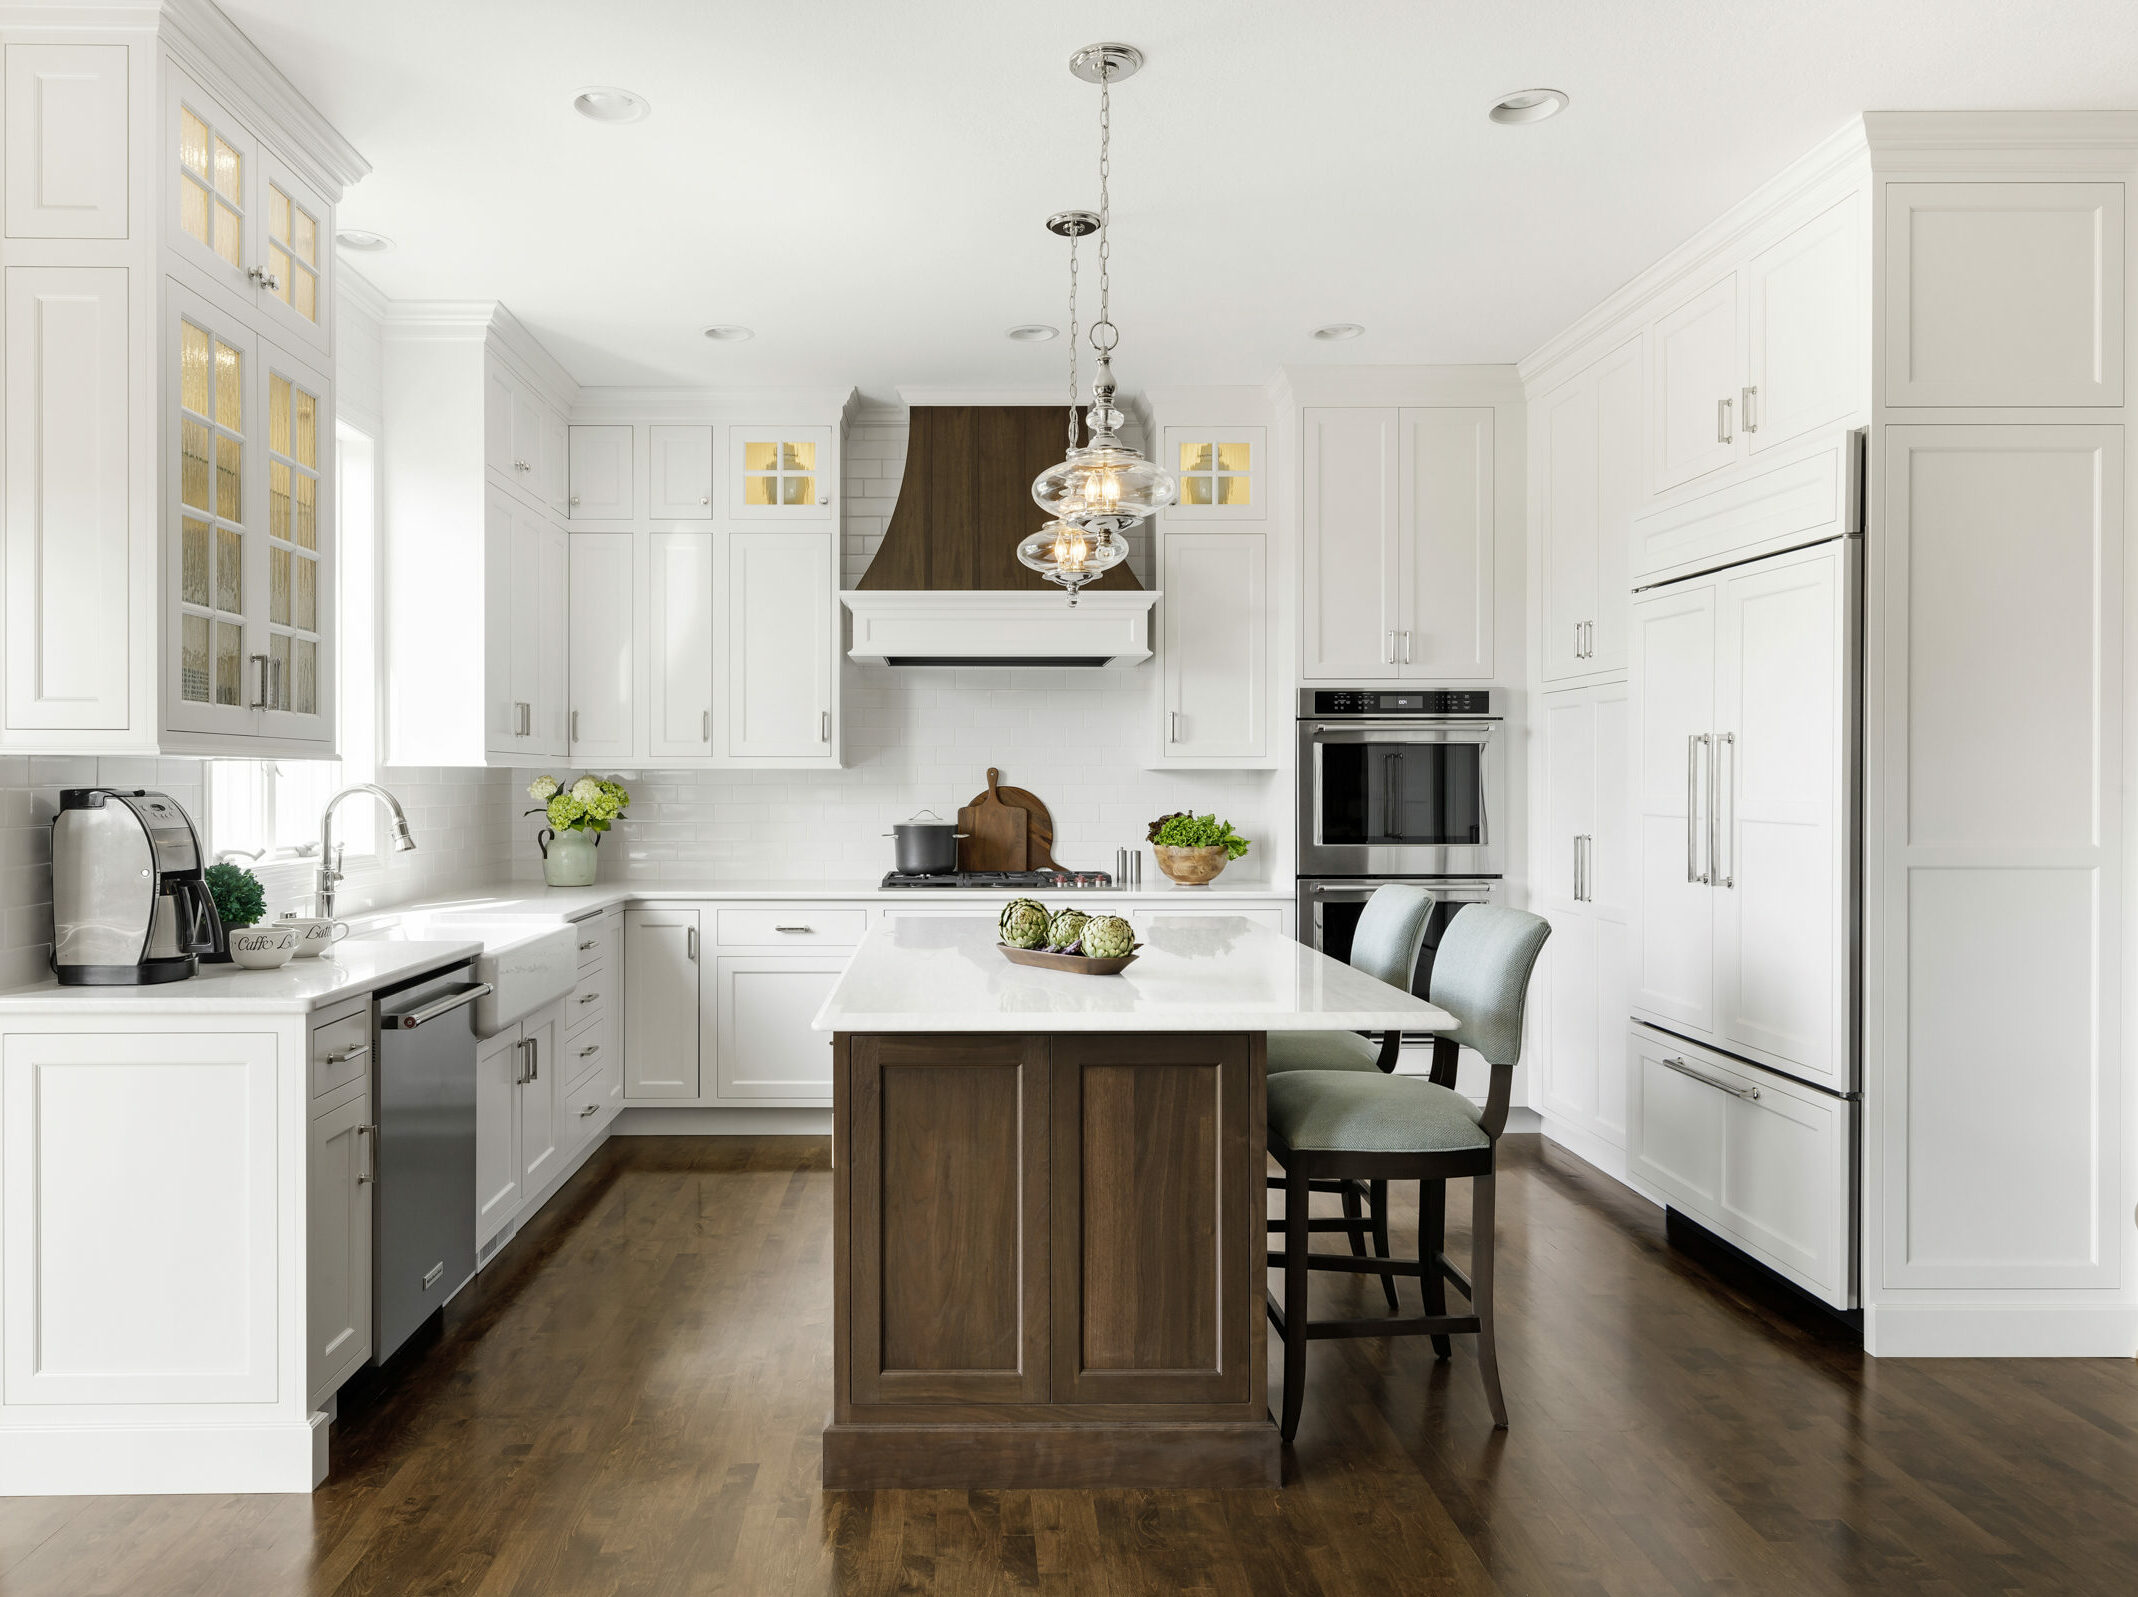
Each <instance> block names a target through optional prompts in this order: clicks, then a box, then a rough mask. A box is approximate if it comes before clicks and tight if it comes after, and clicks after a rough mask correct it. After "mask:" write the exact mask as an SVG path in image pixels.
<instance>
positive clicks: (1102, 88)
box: [1019, 44, 1179, 598]
mask: <svg viewBox="0 0 2138 1597" xmlns="http://www.w3.org/2000/svg"><path fill="white" fill-rule="evenodd" d="M1142 65H1143V52H1142V51H1141V50H1138V49H1137V48H1136V47H1135V46H1134V45H1128V44H1093V45H1087V46H1085V47H1084V48H1083V49H1081V50H1079V51H1077V53H1076V54H1075V55H1073V56H1071V57H1070V58H1069V70H1070V71H1071V72H1072V73H1074V74H1075V75H1076V76H1077V77H1079V78H1081V79H1083V80H1084V81H1085V82H1086V83H1096V84H1097V85H1098V86H1099V210H1098V215H1097V217H1096V219H1095V220H1096V223H1097V227H1096V231H1097V233H1098V235H1099V315H1098V320H1096V321H1094V322H1093V323H1092V324H1091V334H1090V336H1091V347H1092V348H1093V349H1095V350H1096V351H1098V356H1099V359H1098V364H1097V366H1096V367H1095V368H1094V370H1093V372H1092V377H1091V410H1090V415H1089V418H1088V419H1089V422H1090V426H1091V440H1090V442H1089V443H1087V444H1084V445H1083V446H1082V447H1078V444H1077V424H1076V407H1075V402H1074V401H1075V388H1076V367H1075V364H1074V363H1075V360H1076V337H1075V331H1074V320H1075V293H1076V243H1075V241H1076V240H1077V239H1078V238H1079V237H1081V236H1082V235H1083V234H1084V233H1085V232H1090V231H1093V229H1092V228H1091V227H1089V226H1087V225H1085V219H1086V218H1090V217H1091V213H1090V212H1089V211H1064V212H1062V213H1061V214H1060V215H1058V216H1055V217H1052V218H1050V219H1049V220H1048V223H1047V225H1048V226H1049V227H1050V228H1052V229H1053V230H1054V231H1055V232H1057V233H1062V234H1064V235H1065V236H1066V237H1067V238H1068V239H1069V240H1070V255H1069V262H1070V276H1069V290H1070V296H1071V301H1070V312H1071V324H1072V326H1071V333H1070V347H1069V358H1070V361H1071V365H1070V377H1069V381H1070V393H1071V404H1070V411H1069V453H1068V456H1067V458H1066V459H1064V460H1063V461H1062V463H1061V464H1060V465H1058V466H1054V467H1051V468H1050V469H1048V470H1047V471H1044V472H1042V473H1040V475H1039V478H1038V480H1037V481H1035V482H1034V483H1033V484H1032V499H1033V501H1034V503H1036V504H1037V505H1038V506H1039V508H1040V509H1042V510H1044V511H1046V512H1047V513H1048V514H1049V515H1050V516H1053V517H1054V518H1055V520H1057V521H1060V522H1063V523H1065V524H1067V525H1068V526H1070V527H1072V528H1076V529H1079V530H1081V531H1083V532H1084V533H1086V534H1087V535H1089V543H1088V549H1087V559H1088V558H1089V556H1090V554H1093V553H1096V552H1098V551H1101V550H1107V551H1111V554H1110V558H1107V559H1106V562H1105V563H1106V565H1109V566H1111V565H1115V564H1118V563H1119V562H1120V560H1121V559H1122V557H1123V556H1124V555H1125V554H1126V553H1127V549H1126V546H1125V545H1123V544H1122V542H1121V539H1122V535H1123V534H1124V533H1126V532H1127V530H1128V529H1129V528H1130V527H1133V526H1134V525H1135V524H1136V523H1137V522H1139V521H1141V520H1143V519H1144V517H1146V516H1148V515H1150V514H1152V513H1153V512H1154V511H1159V510H1163V509H1164V508H1165V507H1166V506H1167V505H1169V504H1171V503H1172V502H1173V499H1174V496H1175V494H1177V493H1178V492H1179V487H1178V485H1177V484H1176V483H1175V482H1174V481H1173V479H1172V477H1170V476H1169V475H1167V473H1166V472H1165V471H1164V470H1163V469H1161V468H1160V467H1159V466H1158V465H1157V464H1155V463H1154V462H1152V461H1149V460H1146V459H1145V458H1144V457H1143V456H1142V455H1141V454H1140V453H1139V452H1138V451H1136V450H1134V449H1131V448H1130V447H1129V446H1128V445H1127V444H1125V443H1123V442H1122V441H1121V439H1120V437H1119V434H1118V429H1119V428H1120V426H1121V423H1122V422H1123V421H1124V420H1126V418H1125V417H1124V416H1123V415H1122V414H1121V412H1120V411H1118V410H1116V409H1115V408H1114V372H1113V352H1114V347H1115V346H1116V345H1117V344H1119V343H1120V341H1121V334H1120V330H1119V329H1118V328H1116V327H1115V326H1114V324H1113V318H1112V316H1111V315H1110V314H1109V313H1110V311H1111V309H1112V305H1111V289H1112V282H1111V278H1110V275H1109V265H1110V262H1111V258H1112V246H1111V240H1110V237H1109V234H1108V223H1109V220H1110V218H1111V215H1112V209H1111V206H1112V196H1111V194H1110V192H1109V188H1108V182H1107V180H1108V178H1109V176H1110V175H1111V160H1112V151H1111V144H1112V133H1113V103H1112V101H1113V95H1112V85H1113V84H1114V83H1115V82H1116V81H1117V80H1119V79H1122V78H1127V77H1131V76H1133V75H1134V74H1135V72H1136V71H1137V69H1138V68H1140V67H1141V66H1142ZM1030 541H1031V540H1028V542H1030ZM1054 542H1056V543H1060V542H1062V540H1061V539H1060V538H1058V537H1057V538H1056V539H1055V540H1054ZM1022 557H1023V550H1022V549H1020V550H1019V558H1022ZM1031 563H1032V562H1030V561H1027V562H1026V564H1028V565H1029V564H1031ZM1095 574H1096V573H1094V575H1095ZM1050 580H1055V581H1060V580H1061V579H1060V578H1058V577H1052V576H1051V573H1050ZM1090 580H1091V578H1090V577H1088V576H1087V577H1085V578H1083V581H1085V582H1088V581H1090ZM1064 586H1067V587H1069V589H1070V594H1071V597H1072V598H1073V597H1074V596H1075V592H1076V587H1078V586H1081V583H1078V584H1074V585H1071V584H1067V583H1065V584H1064Z"/></svg>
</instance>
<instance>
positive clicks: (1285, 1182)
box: [1268, 904, 1551, 1442]
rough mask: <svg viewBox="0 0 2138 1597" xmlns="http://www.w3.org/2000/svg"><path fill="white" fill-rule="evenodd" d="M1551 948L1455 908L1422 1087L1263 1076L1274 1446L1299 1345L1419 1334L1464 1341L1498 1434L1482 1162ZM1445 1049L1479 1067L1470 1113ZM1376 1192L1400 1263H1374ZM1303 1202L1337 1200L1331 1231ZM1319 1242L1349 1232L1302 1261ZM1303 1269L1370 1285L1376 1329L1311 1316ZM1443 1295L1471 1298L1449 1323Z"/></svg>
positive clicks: (1493, 1139) (1293, 1403) (1294, 1400)
mask: <svg viewBox="0 0 2138 1597" xmlns="http://www.w3.org/2000/svg"><path fill="white" fill-rule="evenodd" d="M1369 907H1370V906H1369ZM1550 935H1551V928H1550V927H1549V926H1548V925H1546V924H1545V922H1544V921H1543V920H1541V919H1539V918H1538V917H1537V916H1535V915H1530V914H1525V913H1524V912H1523V911H1521V910H1517V909H1501V908H1498V907H1496V906H1494V905H1489V904H1467V905H1465V906H1464V907H1463V908H1462V909H1461V910H1460V911H1458V912H1457V914H1456V915H1455V917H1454V918H1453V919H1452V920H1450V921H1449V922H1448V925H1447V929H1446V930H1445V931H1444V932H1442V933H1441V937H1440V946H1439V947H1438V948H1437V949H1435V950H1434V954H1433V981H1432V989H1433V990H1432V1000H1433V1002H1434V1003H1435V1004H1437V1005H1439V1006H1440V1007H1441V1008H1442V1009H1444V1010H1446V1011H1447V1012H1448V1013H1449V1014H1450V1015H1452V1016H1454V1017H1455V1021H1456V1027H1457V1029H1456V1032H1455V1034H1453V1035H1449V1034H1446V1033H1442V1034H1440V1035H1437V1036H1435V1037H1434V1039H1433V1068H1432V1074H1431V1076H1430V1077H1429V1078H1428V1079H1426V1080H1423V1081H1421V1080H1419V1079H1418V1078H1417V1077H1415V1076H1395V1075H1383V1074H1381V1073H1380V1072H1379V1071H1374V1072H1367V1071H1363V1070H1357V1069H1350V1068H1343V1067H1339V1068H1337V1069H1335V1070H1312V1069H1307V1070H1298V1069H1295V1070H1289V1071H1286V1072H1284V1073H1283V1074H1282V1075H1273V1076H1271V1077H1270V1078H1269V1082H1268V1108H1269V1153H1270V1157H1271V1158H1272V1159H1274V1160H1276V1161H1277V1163H1278V1164H1280V1165H1282V1166H1283V1167H1284V1176H1283V1179H1282V1182H1281V1185H1282V1187H1283V1190H1284V1218H1283V1219H1281V1220H1271V1221H1269V1222H1268V1226H1269V1229H1270V1230H1271V1231H1275V1232H1282V1233H1283V1236H1284V1245H1283V1247H1282V1248H1281V1249H1273V1250H1271V1252H1270V1254H1269V1260H1268V1262H1269V1266H1270V1268H1271V1269H1279V1268H1281V1269H1282V1270H1283V1271H1284V1301H1283V1302H1282V1303H1281V1304H1280V1303H1279V1302H1278V1301H1277V1298H1276V1295H1275V1294H1274V1293H1272V1294H1270V1296H1269V1299H1268V1312H1269V1318H1270V1322H1271V1323H1272V1324H1273V1325H1274V1326H1275V1327H1276V1330H1277V1334H1278V1336H1280V1337H1282V1338H1283V1339H1284V1411H1283V1414H1282V1416H1281V1418H1280V1420H1279V1422H1278V1429H1279V1430H1280V1431H1281V1432H1282V1433H1283V1436H1284V1439H1285V1440H1286V1441H1287V1442H1289V1441H1291V1440H1292V1439H1293V1438H1294V1437H1295V1436H1297V1435H1298V1434H1299V1416H1300V1411H1301V1408H1302V1406H1303V1404H1304V1401H1305V1396H1306V1377H1307V1343H1308V1342H1309V1341H1319V1340H1323V1339H1326V1338H1330V1337H1359V1336H1429V1337H1431V1338H1432V1339H1433V1350H1434V1351H1435V1352H1436V1353H1437V1354H1438V1355H1439V1356H1440V1357H1442V1358H1447V1357H1448V1356H1449V1354H1450V1349H1451V1343H1450V1338H1451V1337H1454V1336H1475V1337H1476V1338H1477V1365H1478V1372H1479V1374H1481V1375H1482V1376H1483V1377H1484V1384H1485V1401H1486V1404H1487V1406H1488V1407H1489V1408H1490V1409H1491V1411H1492V1423H1493V1424H1494V1425H1495V1426H1496V1427H1499V1428H1502V1429H1504V1428H1505V1427H1506V1424H1507V1403H1506V1399H1505V1398H1504V1397H1503V1396H1502V1395H1501V1393H1500V1373H1499V1355H1498V1353H1497V1351H1496V1348H1495V1344H1494V1338H1493V1308H1492V1241H1493V1237H1492V1231H1493V1203H1494V1180H1493V1174H1494V1155H1495V1153H1496V1152H1497V1144H1498V1142H1499V1138H1500V1132H1501V1131H1502V1130H1503V1129H1504V1128H1505V1127H1506V1124H1507V1100H1508V1097H1509V1095H1510V1093H1511V1091H1512V1089H1513V1083H1514V1067H1515V1065H1516V1063H1517V1062H1518V1061H1519V1060H1520V1059H1521V1057H1522V1014H1523V1006H1524V1002H1525V1000H1526V998H1527V996H1528V992H1529V978H1530V974H1531V973H1532V972H1533V971H1534V970H1535V969H1536V963H1537V955H1538V954H1539V953H1540V952H1541V951H1542V950H1543V948H1544V940H1545V938H1547V937H1548V936H1550ZM1413 957H1415V954H1414V955H1413ZM1406 985H1408V982H1407V980H1406ZM1458 1036H1459V1037H1460V1039H1461V1046H1462V1047H1468V1048H1471V1049H1474V1050H1475V1051H1476V1052H1477V1053H1478V1054H1479V1055H1481V1056H1482V1057H1483V1058H1484V1061H1485V1063H1486V1064H1488V1065H1490V1066H1491V1067H1492V1081H1491V1085H1490V1087H1489V1088H1488V1089H1487V1095H1486V1099H1485V1104H1484V1107H1483V1108H1482V1109H1480V1108H1479V1107H1478V1106H1477V1105H1475V1104H1473V1103H1471V1102H1470V1100H1469V1099H1467V1098H1465V1097H1463V1096H1462V1095H1461V1094H1460V1093H1458V1092H1457V1091H1456V1090H1455V1063H1456V1055H1457V1053H1458V1052H1459V1048H1458V1044H1457V1041H1456V1039H1457V1037H1458ZM1394 1040H1395V1039H1391V1041H1394ZM1385 1057H1386V1059H1387V1063H1385V1064H1383V1065H1382V1069H1383V1070H1387V1069H1390V1068H1392V1066H1393V1065H1394V1058H1393V1049H1390V1050H1389V1051H1388V1053H1387V1055H1386V1056H1385ZM1456 1180H1468V1181H1469V1182H1470V1183H1471V1186H1470V1273H1469V1274H1468V1275H1467V1276H1466V1275H1464V1274H1463V1272H1462V1271H1461V1270H1459V1269H1458V1268H1456V1266H1455V1264H1454V1262H1453V1261H1452V1260H1450V1259H1449V1258H1448V1256H1447V1253H1446V1251H1445V1239H1446V1232H1447V1202H1448V1197H1447V1187H1448V1183H1449V1182H1450V1181H1456ZM1391 1181H1415V1182H1417V1183H1418V1256H1417V1257H1416V1258H1414V1259H1395V1258H1391V1257H1389V1250H1388V1229H1387V1227H1388V1209H1387V1198H1386V1193H1387V1186H1388V1183H1389V1182H1391ZM1278 1184H1280V1183H1276V1182H1273V1183H1272V1185H1278ZM1316 1192H1333V1193H1337V1194H1340V1195H1341V1196H1342V1197H1343V1199H1344V1217H1343V1218H1342V1219H1340V1220H1338V1219H1321V1220H1317V1219H1313V1218H1312V1217H1311V1216H1310V1215H1309V1214H1308V1205H1309V1203H1310V1202H1311V1199H1312V1195H1313V1194H1314V1193H1316ZM1362 1195H1363V1196H1364V1197H1365V1199H1366V1201H1367V1203H1368V1204H1370V1206H1371V1210H1372V1213H1371V1217H1370V1218H1365V1217H1362V1216H1361V1214H1360V1210H1359V1201H1360V1198H1361V1196H1362ZM1369 1229H1370V1231H1371V1232H1372V1235H1373V1240H1374V1244H1375V1246H1374V1256H1373V1257H1371V1258H1368V1257H1366V1256H1365V1242H1364V1238H1365V1234H1366V1232H1367V1231H1368V1230H1369ZM1318 1231H1321V1232H1325V1231H1342V1232H1346V1233H1348V1234H1349V1237H1350V1240H1351V1252H1350V1253H1349V1254H1348V1255H1347V1254H1339V1253H1315V1252H1313V1251H1311V1247H1312V1237H1313V1234H1314V1233H1315V1232H1318ZM1316 1270H1337V1271H1344V1272H1347V1273H1349V1274H1352V1275H1377V1276H1379V1277H1380V1278H1381V1286H1382V1290H1383V1291H1384V1292H1385V1293H1386V1295H1387V1297H1388V1306H1389V1311H1390V1312H1389V1313H1388V1314H1387V1315H1386V1316H1383V1317H1375V1318H1360V1319H1339V1320H1329V1319H1322V1320H1316V1319H1313V1318H1311V1317H1310V1315H1309V1312H1308V1302H1307V1300H1308V1295H1309V1286H1308V1282H1309V1280H1310V1272H1312V1271H1316ZM1398 1276H1408V1277H1410V1278H1412V1279H1413V1280H1415V1281H1417V1283H1418V1285H1419V1288H1420V1290H1421V1292H1422V1293H1423V1295H1424V1298H1425V1303H1424V1310H1425V1312H1424V1313H1423V1314H1414V1315H1406V1314H1404V1313H1403V1312H1402V1310H1401V1308H1400V1305H1399V1303H1398V1299H1397V1295H1396V1289H1395V1280H1396V1277H1398ZM1450 1286H1453V1287H1454V1288H1455V1290H1456V1291H1458V1292H1460V1293H1461V1294H1462V1295H1463V1296H1464V1297H1466V1298H1468V1299H1469V1300H1470V1303H1469V1309H1470V1312H1469V1313H1467V1314H1450V1313H1449V1312H1448V1300H1447V1289H1448V1288H1449V1287H1450Z"/></svg>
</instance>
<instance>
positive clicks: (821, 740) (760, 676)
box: [721, 531, 838, 763]
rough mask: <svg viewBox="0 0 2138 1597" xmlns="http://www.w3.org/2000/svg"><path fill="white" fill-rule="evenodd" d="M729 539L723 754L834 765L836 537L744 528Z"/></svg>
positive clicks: (836, 607) (725, 606)
mask: <svg viewBox="0 0 2138 1597" xmlns="http://www.w3.org/2000/svg"><path fill="white" fill-rule="evenodd" d="M726 540H727V573H726V575H727V581H726V593H725V597H724V600H723V603H722V606H721V611H722V614H723V616H724V617H725V621H726V624H725V626H724V627H723V628H722V629H721V630H722V634H723V636H724V638H725V640H726V641H725V645H724V647H725V650H726V661H727V687H726V692H725V695H724V703H725V710H726V736H725V740H724V742H725V749H726V752H727V753H728V754H729V755H730V756H732V757H735V758H739V759H750V758H765V759H808V758H821V759H823V760H824V761H825V762H827V763H830V762H831V760H832V758H833V755H832V749H833V744H832V726H831V673H832V668H833V664H834V655H833V650H832V627H833V619H832V617H833V612H834V611H836V610H837V609H838V601H837V600H836V598H835V597H834V596H833V592H832V535H831V534H830V533H825V532H784V531H782V532H756V531H742V532H731V533H729V534H727V535H726Z"/></svg>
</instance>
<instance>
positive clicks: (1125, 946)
mask: <svg viewBox="0 0 2138 1597" xmlns="http://www.w3.org/2000/svg"><path fill="white" fill-rule="evenodd" d="M1081 941H1082V942H1083V945H1084V953H1085V955H1086V957H1088V958H1091V959H1121V958H1123V957H1125V956H1127V955H1129V954H1133V953H1134V952H1135V951H1136V932H1135V928H1134V927H1132V926H1130V925H1129V923H1128V922H1127V921H1125V920H1123V919H1122V918H1121V917H1120V916H1118V915H1094V916H1093V917H1092V918H1091V919H1090V920H1088V921H1086V922H1084V935H1083V937H1082V939H1081Z"/></svg>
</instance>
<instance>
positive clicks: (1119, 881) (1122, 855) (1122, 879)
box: [1114, 848, 1128, 887]
mask: <svg viewBox="0 0 2138 1597" xmlns="http://www.w3.org/2000/svg"><path fill="white" fill-rule="evenodd" d="M1114 886H1116V887H1126V886H1128V850H1127V849H1125V848H1117V849H1115V850H1114Z"/></svg>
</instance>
